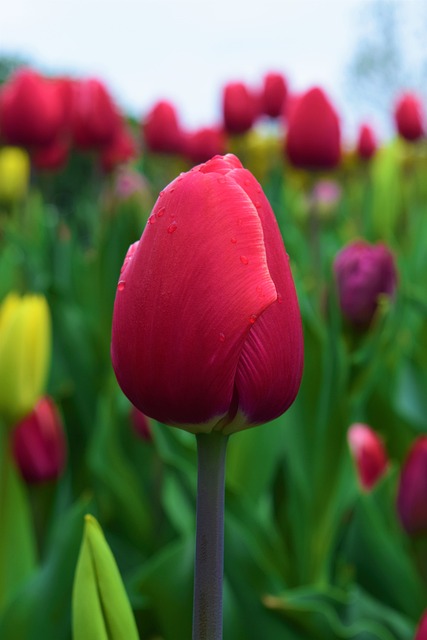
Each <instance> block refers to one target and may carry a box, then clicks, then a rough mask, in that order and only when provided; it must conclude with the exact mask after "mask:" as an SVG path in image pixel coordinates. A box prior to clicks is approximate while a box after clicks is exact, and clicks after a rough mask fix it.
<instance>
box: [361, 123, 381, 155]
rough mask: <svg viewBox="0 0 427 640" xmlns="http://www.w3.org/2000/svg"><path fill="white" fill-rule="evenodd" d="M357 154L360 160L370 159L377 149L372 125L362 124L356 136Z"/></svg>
mask: <svg viewBox="0 0 427 640" xmlns="http://www.w3.org/2000/svg"><path fill="white" fill-rule="evenodd" d="M356 148H357V154H358V156H359V158H361V159H362V160H370V159H371V158H372V157H373V156H374V155H375V152H376V150H377V141H376V138H375V134H374V131H373V129H372V127H370V126H369V125H368V124H363V125H362V126H361V127H360V129H359V135H358V138H357V146H356Z"/></svg>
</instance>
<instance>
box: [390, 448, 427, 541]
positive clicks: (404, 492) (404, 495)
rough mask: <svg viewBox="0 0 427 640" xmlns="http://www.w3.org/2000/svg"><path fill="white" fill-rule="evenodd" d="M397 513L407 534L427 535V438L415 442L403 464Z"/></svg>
mask: <svg viewBox="0 0 427 640" xmlns="http://www.w3.org/2000/svg"><path fill="white" fill-rule="evenodd" d="M397 511H398V514H399V517H400V521H401V523H402V526H403V528H404V529H405V530H406V531H407V533H409V534H410V535H416V534H419V533H427V436H420V437H419V438H417V439H416V440H415V442H414V443H413V445H412V447H411V449H410V451H409V454H408V456H407V458H406V460H405V462H404V463H403V467H402V471H401V474H400V481H399V489H398V495H397Z"/></svg>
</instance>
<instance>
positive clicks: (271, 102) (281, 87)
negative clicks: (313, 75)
mask: <svg viewBox="0 0 427 640" xmlns="http://www.w3.org/2000/svg"><path fill="white" fill-rule="evenodd" d="M287 95H288V85H287V84H286V80H285V78H284V77H283V75H282V74H281V73H268V74H267V75H266V76H265V77H264V84H263V89H262V97H261V103H262V111H263V113H265V115H267V116H270V118H278V117H279V116H281V115H282V114H283V111H284V108H285V104H286V97H287Z"/></svg>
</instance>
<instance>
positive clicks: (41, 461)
mask: <svg viewBox="0 0 427 640" xmlns="http://www.w3.org/2000/svg"><path fill="white" fill-rule="evenodd" d="M12 438H13V453H14V457H15V460H16V463H17V465H18V467H19V469H20V471H21V474H22V476H23V478H24V479H25V480H26V482H28V483H29V484H37V483H40V482H47V481H49V480H56V479H57V478H58V477H59V476H60V475H61V473H62V471H63V470H64V468H65V463H66V455H67V445H66V440H65V434H64V429H63V426H62V421H61V418H60V416H59V413H58V410H57V408H56V406H55V403H54V402H53V400H52V399H51V398H49V397H44V398H42V399H41V400H39V402H38V403H37V404H36V406H35V408H34V409H33V411H32V412H31V413H30V414H28V415H27V416H26V417H25V418H23V419H22V420H21V421H20V422H19V423H18V424H17V425H16V426H15V428H14V430H13V432H12Z"/></svg>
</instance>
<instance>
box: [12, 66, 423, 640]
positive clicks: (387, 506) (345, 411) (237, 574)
mask: <svg viewBox="0 0 427 640" xmlns="http://www.w3.org/2000/svg"><path fill="white" fill-rule="evenodd" d="M222 105H223V112H222V114H221V121H220V122H217V123H214V124H212V125H210V126H206V127H203V128H201V129H198V130H196V131H188V130H186V129H185V128H184V127H183V125H182V123H181V119H182V118H181V115H180V114H179V113H178V112H177V110H176V108H175V107H174V105H173V104H171V103H170V102H168V101H167V100H161V101H159V102H158V103H157V104H156V105H153V108H152V109H151V110H150V112H149V113H146V114H143V115H141V118H140V120H139V121H136V120H135V119H134V118H130V117H127V116H126V114H124V113H122V112H121V111H120V108H119V106H118V104H117V103H116V101H115V100H114V98H113V97H112V96H111V94H110V92H109V90H108V88H107V87H106V86H105V84H104V83H103V82H102V81H101V80H99V79H94V78H92V79H70V78H65V77H62V78H46V77H43V76H41V75H40V74H39V73H37V72H35V71H33V70H31V69H24V68H22V69H18V70H17V71H16V72H15V73H14V74H13V75H11V76H10V77H9V78H8V79H7V81H6V82H5V83H4V84H3V85H2V86H1V87H0V275H1V277H0V423H1V432H0V435H1V439H0V445H1V446H0V520H1V523H2V525H1V528H0V638H1V640H41V639H43V640H63V639H64V640H66V639H69V638H74V640H96V638H108V639H109V640H118V639H119V638H123V640H125V639H127V638H129V639H131V638H138V637H139V638H141V639H142V640H188V638H190V637H191V634H192V631H191V630H192V606H193V571H194V544H195V518H196V515H195V514H196V482H197V459H196V440H195V438H194V435H193V433H188V432H186V431H184V430H182V429H178V428H175V427H171V426H167V425H165V424H162V423H161V422H159V421H157V420H156V419H154V418H153V417H150V416H146V415H144V414H143V413H142V412H141V411H140V410H138V409H137V408H135V407H134V406H133V405H132V404H131V402H130V401H129V400H128V399H127V397H126V396H125V395H124V393H123V391H122V390H121V388H120V387H119V385H118V382H117V380H116V375H115V373H114V370H113V367H112V364H111V355H110V351H111V335H112V319H113V308H114V300H115V297H116V295H119V292H120V288H121V287H124V284H123V282H124V279H123V277H122V276H121V274H123V272H124V270H125V269H126V267H127V266H128V263H129V260H131V259H132V256H133V253H132V251H136V249H135V248H134V249H133V250H131V252H130V253H127V252H128V249H129V247H130V246H131V245H133V244H134V243H136V242H137V241H138V240H139V238H140V237H141V234H142V233H143V231H144V229H145V228H146V227H147V229H149V227H150V226H152V227H153V228H154V226H155V225H156V224H157V225H160V223H162V224H163V221H161V220H159V217H161V216H162V215H163V213H164V211H163V209H162V208H161V205H160V204H159V202H160V201H161V199H162V197H169V196H168V193H166V191H167V185H168V184H169V183H170V182H171V181H173V180H175V179H176V178H178V180H179V179H180V178H182V176H184V177H185V180H187V176H188V175H193V176H194V172H193V174H191V173H190V174H189V173H188V172H190V171H191V169H192V168H193V167H194V166H196V165H199V164H201V163H207V165H209V161H210V159H211V158H214V157H215V156H223V155H225V154H233V156H236V157H237V158H238V159H239V160H240V162H241V164H242V165H243V167H245V168H246V169H248V170H249V171H250V172H251V173H252V174H253V176H254V177H255V179H256V180H257V181H258V182H259V185H260V188H259V193H260V194H261V195H260V196H259V197H260V203H259V207H258V204H257V201H256V200H254V207H255V208H257V207H258V208H261V204H262V202H261V196H262V192H261V187H262V191H263V192H264V193H265V195H266V197H267V199H268V200H269V202H270V204H271V207H272V209H273V211H274V214H275V216H276V219H277V223H278V226H279V229H280V232H281V234H282V236H283V240H284V243H285V246H286V251H287V254H288V257H289V264H290V267H291V270H292V275H293V279H294V282H295V288H296V292H297V297H298V303H299V308H300V313H301V319H302V327H303V336H304V370H303V374H302V381H301V384H300V387H299V391H298V393H297V395H296V392H297V389H298V384H297V379H298V380H299V377H298V371H297V373H296V374H295V375H294V377H293V378H292V376H290V375H289V376H287V373H286V372H285V373H283V372H282V371H281V369H280V367H279V366H276V365H274V368H272V369H271V371H270V372H269V373H270V375H271V376H272V380H273V382H269V384H270V386H271V387H274V386H275V384H276V382H277V383H279V382H280V383H281V382H282V379H283V378H285V377H286V376H287V377H286V384H285V386H286V389H288V391H289V402H285V401H284V402H283V403H282V404H283V406H282V408H281V409H280V411H284V410H285V408H286V407H287V406H288V405H289V404H291V403H292V400H293V398H294V397H295V395H296V398H295V400H294V402H293V404H292V406H290V407H289V408H288V409H287V411H286V412H285V413H283V414H282V415H279V417H276V418H275V419H274V420H273V421H271V422H268V423H267V424H264V425H261V426H257V427H256V428H250V429H247V428H243V427H242V430H241V431H239V432H238V433H232V435H231V436H230V442H229V445H228V452H227V464H226V482H225V547H224V588H223V592H224V638H225V640H228V639H230V640H231V639H233V640H260V639H261V638H266V639H268V640H279V639H280V640H281V639H282V638H289V640H334V639H337V640H338V639H343V640H344V639H345V640H349V639H351V640H411V639H413V638H414V637H416V638H417V640H423V639H426V638H427V613H426V617H425V618H424V621H423V614H424V612H425V611H426V612H427V422H426V421H427V393H426V392H427V296H426V293H425V291H426V289H425V284H423V282H422V280H423V274H424V273H425V272H426V269H427V251H426V237H427V216H426V212H427V180H426V178H425V176H426V175H427V143H426V139H425V129H424V124H425V123H424V116H423V105H422V103H421V101H420V100H419V99H418V98H417V96H416V95H413V94H407V93H406V94H405V93H404V92H403V91H402V94H401V95H400V96H396V102H395V104H394V105H390V121H391V122H392V123H393V125H394V130H395V134H394V135H393V137H392V138H391V139H388V140H383V141H381V140H379V139H378V138H377V134H376V131H375V129H374V128H373V126H372V124H371V123H369V122H363V123H361V126H360V129H359V132H358V135H357V136H356V138H355V139H354V140H351V141H348V140H345V139H344V137H343V134H342V121H343V119H345V114H338V113H337V112H336V109H335V107H334V105H333V104H332V102H331V100H330V98H329V97H328V96H327V95H326V94H325V92H324V91H323V90H322V89H321V88H320V87H313V88H309V89H308V90H307V91H306V92H305V93H303V94H301V95H294V94H293V93H292V90H291V87H289V86H288V84H287V82H286V79H285V78H284V76H283V75H282V74H281V73H276V72H274V73H269V74H267V75H266V76H265V77H264V78H262V79H260V83H259V87H249V86H246V85H245V84H243V83H241V82H230V84H228V85H227V86H226V87H224V90H223V94H222ZM226 157H227V158H228V160H226V161H224V162H229V163H235V162H236V164H235V165H233V166H237V162H238V161H235V160H234V159H232V160H230V158H231V157H232V156H229V155H228V156H226ZM215 162H217V163H220V162H222V161H219V160H217V161H215ZM209 166H216V165H209ZM196 172H197V170H196ZM182 179H184V178H182ZM174 185H175V186H172V187H169V191H171V190H173V189H174V188H176V183H174ZM165 193H166V196H164V195H162V194H165ZM156 202H157V204H156ZM180 206H181V207H183V208H184V209H185V202H184V203H183V204H180ZM167 224H168V225H169V226H167V229H168V233H169V234H170V235H172V234H174V237H176V235H177V234H175V229H176V225H179V221H178V222H177V223H175V221H174V220H172V221H168V223H167ZM202 224H204V223H202ZM224 224H225V222H224ZM172 225H175V226H173V228H172ZM211 240H212V238H209V237H208V236H206V247H207V248H208V247H209V244H210V243H211ZM234 240H235V238H233V237H232V238H231V244H236V243H237V241H236V242H233V241H234ZM199 249H200V248H199V247H195V246H193V245H192V244H191V242H190V241H189V242H188V265H191V263H192V260H193V261H194V260H195V256H196V254H197V255H199V253H200V251H199ZM207 251H208V249H207ZM126 256H127V258H126V261H125V257H126ZM245 260H246V261H247V260H248V258H246V254H245V255H241V256H240V262H241V263H242V264H243V265H244V264H245ZM241 266H242V265H239V268H240V267H241ZM239 273H240V272H239ZM171 274H172V275H171V278H172V280H171V282H172V285H173V282H175V283H176V286H178V287H179V286H180V283H181V280H182V279H183V278H184V269H183V272H182V273H180V272H178V271H175V272H174V271H173V265H172V264H171ZM144 277H145V276H144ZM230 277H231V278H234V273H231V276H230ZM146 278H148V279H151V282H152V283H154V286H153V288H154V289H155V288H156V287H155V283H156V278H160V276H159V274H157V273H156V272H155V270H152V271H150V272H149V274H148V275H147V276H146ZM121 283H122V284H121ZM172 285H171V287H172ZM258 293H259V296H260V297H262V295H264V294H263V293H262V291H261V290H260V291H259V292H258ZM212 295H213V293H212V291H211V290H210V289H209V288H206V290H205V291H204V292H203V295H201V296H200V304H199V306H197V305H194V308H191V309H190V308H187V307H185V308H184V309H179V304H177V305H176V312H177V317H178V315H179V317H180V318H182V317H183V316H182V314H187V316H186V317H187V319H188V326H190V325H191V326H192V324H193V319H194V317H197V316H198V314H201V313H204V312H205V309H206V308H208V306H209V305H208V303H207V301H206V298H209V296H212ZM225 295H227V296H228V295H230V294H229V292H225V293H224V296H225ZM234 296H235V298H236V299H239V300H240V297H241V296H242V294H241V290H240V288H238V287H237V285H236V290H235V292H234ZM239 296H240V297H239ZM276 301H277V302H278V303H280V304H283V308H284V309H285V313H286V312H289V314H291V315H292V317H291V320H290V322H289V331H288V328H287V329H286V332H285V334H284V336H283V343H280V347H281V348H282V349H283V350H284V351H286V352H287V351H288V350H292V349H293V348H294V347H295V342H296V341H298V336H297V337H295V335H297V331H296V332H295V335H294V334H292V336H291V338H292V339H290V338H289V335H290V332H291V330H293V328H294V326H295V322H294V315H295V312H294V311H293V310H292V309H293V307H292V305H293V301H292V300H291V298H290V297H286V296H283V299H279V298H277V300H276ZM242 304H243V303H242ZM184 306H185V305H184V304H183V307H184ZM178 311H179V314H178ZM115 313H116V312H115ZM230 313H231V312H230ZM184 318H185V316H184ZM131 319H132V321H134V320H135V321H137V320H138V319H134V318H131ZM169 320H170V321H171V322H170V324H171V326H173V324H174V321H173V318H169ZM255 320H257V321H258V319H257V318H255V317H254V318H253V320H252V319H250V320H249V322H250V323H255ZM156 321H157V320H156ZM159 321H160V322H163V320H162V319H160V320H159ZM207 323H208V324H209V319H208V321H207ZM154 324H155V323H154ZM255 324H256V323H255ZM141 326H142V325H141ZM162 326H166V324H162ZM177 326H178V327H179V331H177V332H176V334H174V335H169V336H167V337H165V340H164V343H163V342H162V341H160V342H162V344H167V345H169V346H168V349H167V350H164V351H163V352H162V353H161V355H160V356H159V359H161V365H162V367H163V368H164V370H167V369H168V368H169V367H170V368H171V370H172V369H173V371H175V370H176V371H179V370H180V364H181V362H180V357H181V353H182V350H181V349H180V348H179V345H180V344H181V343H185V331H186V329H185V323H184V324H183V323H182V321H181V320H180V321H179V322H178V321H177ZM247 331H248V332H250V331H251V329H250V328H249V329H248V330H247ZM153 332H154V329H153ZM130 334H131V331H129V336H130ZM145 335H148V334H145V333H144V336H145ZM150 335H151V334H150ZM153 335H154V333H153ZM206 335H207V334H206ZM144 336H141V340H143V338H144ZM127 339H128V334H127V332H124V333H123V334H122V336H121V340H122V341H123V345H124V346H123V349H124V350H126V347H127V345H126V342H127ZM204 339H206V336H201V337H200V342H201V343H203V340H204ZM129 340H131V338H130V337H129ZM225 340H226V336H225V335H224V334H219V342H224V341H225ZM129 344H131V346H132V345H133V342H130V343H129ZM175 344H176V348H174V345H175ZM170 345H172V346H170ZM295 351H296V352H297V351H298V350H297V349H296V350H295ZM278 353H279V356H280V357H281V351H280V350H279V352H278ZM271 356H272V357H271V361H273V360H274V358H273V354H271ZM138 357H139V356H138V354H136V360H138ZM299 357H300V356H299V352H298V353H296V354H292V357H291V356H290V357H289V362H290V364H291V365H293V366H295V368H296V369H298V367H299V363H300V360H299ZM141 362H142V360H141ZM286 362H288V361H286ZM287 366H288V365H287ZM289 366H290V365H289ZM116 369H117V367H116ZM158 369H159V370H161V367H160V366H159V367H158V368H157V367H153V368H152V369H149V370H147V371H146V370H141V371H140V372H139V373H140V377H141V379H142V378H144V380H146V381H148V382H147V385H149V381H150V379H153V380H156V379H157V378H155V376H156V375H158ZM285 369H286V367H285ZM182 371H186V369H185V368H183V369H182ZM186 374H187V373H186ZM192 375H193V376H194V380H197V378H198V376H199V375H201V374H200V372H199V371H194V372H193V373H192ZM224 376H225V371H224ZM275 376H277V379H276V378H275ZM178 377H179V375H177V376H176V384H177V385H178V384H181V382H182V381H181V380H178ZM261 377H262V376H261V374H259V378H260V379H261ZM279 378H280V380H279ZM288 378H289V379H290V378H292V380H288ZM121 384H122V382H121ZM169 384H170V382H169V380H168V385H169ZM171 384H172V383H171ZM168 385H166V384H165V387H166V386H168ZM258 385H259V386H258V390H259V389H260V386H261V380H259V382H258ZM158 386H160V385H158ZM172 386H173V384H172ZM289 387H290V390H289ZM259 393H260V395H262V398H261V400H260V402H261V403H262V402H263V398H264V399H265V397H266V396H267V391H265V389H264V388H263V390H262V391H259ZM130 395H131V394H130ZM255 395H256V394H255ZM291 396H292V398H291ZM268 397H270V396H268ZM272 397H273V394H272ZM203 402H207V400H205V399H204V398H203V397H202V398H201V404H203ZM271 402H272V403H273V400H272V401H271ZM160 404H161V401H160ZM285 405H286V406H285ZM156 406H157V405H156ZM156 411H157V413H158V414H159V413H161V411H160V409H156ZM156 411H154V413H156ZM163 412H164V414H165V415H166V414H167V406H166V404H165V406H164V408H163ZM183 413H185V411H184V412H183ZM273 413H274V412H273ZM276 413H280V412H279V411H277V412H276ZM161 415H163V413H162V414H161ZM265 415H269V414H268V411H267V412H266V414H265ZM272 415H273V414H272ZM266 419H268V420H271V417H268V418H266ZM171 421H172V420H169V422H171ZM165 422H167V420H165ZM259 422H261V421H260V420H258V421H254V423H253V424H255V423H256V424H258V423H259ZM246 426H248V425H247V424H246V425H245V427H246ZM236 430H237V429H236ZM190 431H191V429H190ZM208 637H209V636H206V638H208ZM193 638H194V636H193Z"/></svg>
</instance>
